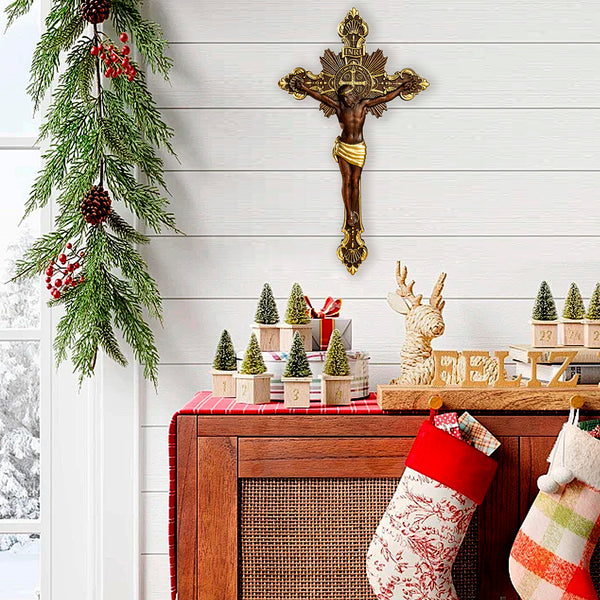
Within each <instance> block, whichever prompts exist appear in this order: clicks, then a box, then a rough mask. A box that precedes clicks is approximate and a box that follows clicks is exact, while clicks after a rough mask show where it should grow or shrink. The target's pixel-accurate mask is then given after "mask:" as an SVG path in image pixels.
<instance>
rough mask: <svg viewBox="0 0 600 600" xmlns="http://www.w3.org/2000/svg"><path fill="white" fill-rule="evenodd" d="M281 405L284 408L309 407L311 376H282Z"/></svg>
mask: <svg viewBox="0 0 600 600" xmlns="http://www.w3.org/2000/svg"><path fill="white" fill-rule="evenodd" d="M281 381H282V382H283V406H284V407H285V408H309V407H310V384H311V382H312V377H282V378H281Z"/></svg>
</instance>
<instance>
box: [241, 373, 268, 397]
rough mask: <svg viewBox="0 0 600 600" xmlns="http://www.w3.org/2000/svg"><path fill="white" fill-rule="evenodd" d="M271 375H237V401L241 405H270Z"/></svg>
mask: <svg viewBox="0 0 600 600" xmlns="http://www.w3.org/2000/svg"><path fill="white" fill-rule="evenodd" d="M272 377H273V375H272V374H271V373H261V374H260V375H244V374H242V373H236V374H235V388H236V389H235V399H236V402H239V403H241V404H268V403H269V402H271V378H272Z"/></svg>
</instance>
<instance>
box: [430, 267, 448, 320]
mask: <svg viewBox="0 0 600 600" xmlns="http://www.w3.org/2000/svg"><path fill="white" fill-rule="evenodd" d="M444 281H446V273H442V274H441V275H440V276H439V277H438V280H437V283H436V284H435V285H434V286H433V292H431V298H429V305H430V306H433V308H437V309H438V310H439V311H440V312H442V309H443V308H444V306H445V305H446V301H445V300H443V299H442V290H443V289H444Z"/></svg>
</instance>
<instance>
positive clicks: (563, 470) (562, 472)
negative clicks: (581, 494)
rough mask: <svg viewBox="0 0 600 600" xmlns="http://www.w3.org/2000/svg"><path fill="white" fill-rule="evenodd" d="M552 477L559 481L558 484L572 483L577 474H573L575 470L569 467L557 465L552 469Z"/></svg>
mask: <svg viewBox="0 0 600 600" xmlns="http://www.w3.org/2000/svg"><path fill="white" fill-rule="evenodd" d="M552 479H554V481H556V483H558V485H566V484H567V483H571V481H573V479H575V476H574V475H573V471H571V469H567V467H556V468H555V469H552Z"/></svg>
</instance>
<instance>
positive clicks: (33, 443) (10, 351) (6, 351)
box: [0, 234, 40, 550]
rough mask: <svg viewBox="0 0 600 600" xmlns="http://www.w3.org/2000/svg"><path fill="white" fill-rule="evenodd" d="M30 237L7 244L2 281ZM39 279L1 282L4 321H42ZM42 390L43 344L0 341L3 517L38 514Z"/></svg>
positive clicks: (0, 321) (7, 541)
mask: <svg viewBox="0 0 600 600" xmlns="http://www.w3.org/2000/svg"><path fill="white" fill-rule="evenodd" d="M30 242H31V236H30V235H27V234H23V235H22V237H21V239H20V240H19V241H18V242H17V243H16V244H14V245H11V246H9V247H8V249H7V254H6V256H5V272H4V273H3V274H2V275H3V279H2V281H7V280H8V278H9V277H10V275H11V273H12V272H13V269H14V263H15V261H16V260H17V259H18V258H19V257H20V256H22V255H23V252H24V250H25V249H26V248H27V246H28V245H29V243H30ZM38 285H39V280H25V281H18V282H15V283H6V284H4V283H3V284H1V285H0V327H2V328H31V327H36V326H37V325H38V322H39V316H38V315H39V292H38ZM39 392H40V390H39V344H38V343H37V342H20V341H18V342H0V519H35V518H37V517H38V516H39V511H40V505H39V486H40V460H39V459H40V425H39ZM16 541H17V537H16V536H9V535H5V536H1V537H0V550H6V549H7V548H9V547H10V546H11V545H12V544H14V543H15V542H16Z"/></svg>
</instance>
